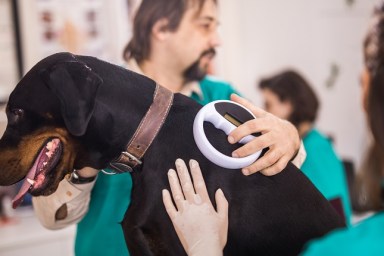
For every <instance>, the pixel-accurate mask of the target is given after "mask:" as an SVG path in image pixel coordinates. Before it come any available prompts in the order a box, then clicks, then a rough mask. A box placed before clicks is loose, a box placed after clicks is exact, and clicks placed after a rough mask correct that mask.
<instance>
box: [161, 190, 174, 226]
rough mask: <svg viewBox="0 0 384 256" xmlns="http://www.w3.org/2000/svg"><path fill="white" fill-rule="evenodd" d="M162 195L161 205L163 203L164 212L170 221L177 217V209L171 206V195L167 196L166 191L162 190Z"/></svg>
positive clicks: (167, 192)
mask: <svg viewBox="0 0 384 256" xmlns="http://www.w3.org/2000/svg"><path fill="white" fill-rule="evenodd" d="M162 194H163V203H164V206H165V210H166V211H167V213H168V215H169V217H170V218H171V220H172V219H174V218H175V217H176V215H177V209H176V208H175V206H174V205H173V202H172V199H171V195H170V194H169V191H168V190H166V189H163V193H162Z"/></svg>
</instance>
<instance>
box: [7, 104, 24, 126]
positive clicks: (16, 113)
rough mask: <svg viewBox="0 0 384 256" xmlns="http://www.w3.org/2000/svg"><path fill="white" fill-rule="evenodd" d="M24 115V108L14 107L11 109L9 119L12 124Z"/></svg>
mask: <svg viewBox="0 0 384 256" xmlns="http://www.w3.org/2000/svg"><path fill="white" fill-rule="evenodd" d="M23 115H24V110H23V109H20V108H13V109H11V111H10V115H9V116H8V121H9V123H10V124H15V123H17V122H18V121H19V120H20V119H21V118H22V117H23Z"/></svg>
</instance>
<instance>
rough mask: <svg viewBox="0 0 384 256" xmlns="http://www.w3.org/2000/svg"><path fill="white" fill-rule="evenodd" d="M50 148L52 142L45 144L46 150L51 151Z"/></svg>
mask: <svg viewBox="0 0 384 256" xmlns="http://www.w3.org/2000/svg"><path fill="white" fill-rule="evenodd" d="M51 148H52V141H50V142H48V143H47V146H46V149H48V150H51Z"/></svg>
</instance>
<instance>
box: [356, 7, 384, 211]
mask: <svg viewBox="0 0 384 256" xmlns="http://www.w3.org/2000/svg"><path fill="white" fill-rule="evenodd" d="M363 50H364V61H365V67H366V68H367V70H368V72H369V75H370V84H369V90H368V93H367V96H366V97H367V99H366V100H365V102H366V106H365V107H366V112H367V113H366V114H367V121H368V124H369V127H370V130H371V132H372V136H373V142H372V144H371V146H370V148H369V150H368V152H367V154H366V156H365V160H364V162H363V164H362V167H361V170H360V171H359V172H358V173H357V177H356V182H355V186H354V201H353V202H354V208H355V210H356V209H357V210H380V209H383V202H384V200H383V199H384V198H383V188H382V185H381V181H382V178H383V173H384V2H382V3H381V4H379V5H378V6H376V7H375V9H374V12H373V17H372V22H371V24H370V27H369V30H368V33H367V35H366V38H365V40H364V48H363Z"/></svg>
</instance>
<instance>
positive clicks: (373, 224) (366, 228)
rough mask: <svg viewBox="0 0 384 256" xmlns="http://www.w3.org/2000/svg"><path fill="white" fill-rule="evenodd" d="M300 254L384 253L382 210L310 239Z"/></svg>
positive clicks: (383, 217)
mask: <svg viewBox="0 0 384 256" xmlns="http://www.w3.org/2000/svg"><path fill="white" fill-rule="evenodd" d="M301 255H305V256H324V255H326V256H333V255H335V256H336V255H337V256H339V255H348V256H353V255H356V256H357V255H359V256H361V255H369V256H376V255H377V256H379V255H384V212H380V213H377V214H375V215H373V216H372V217H369V218H368V219H365V220H363V221H362V222H361V223H359V224H357V225H356V226H354V227H350V228H344V229H338V230H335V231H332V232H331V233H329V234H328V235H326V236H324V237H323V238H320V239H317V240H313V241H311V242H310V243H309V244H308V245H307V246H306V249H305V250H304V251H303V252H302V253H301Z"/></svg>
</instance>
